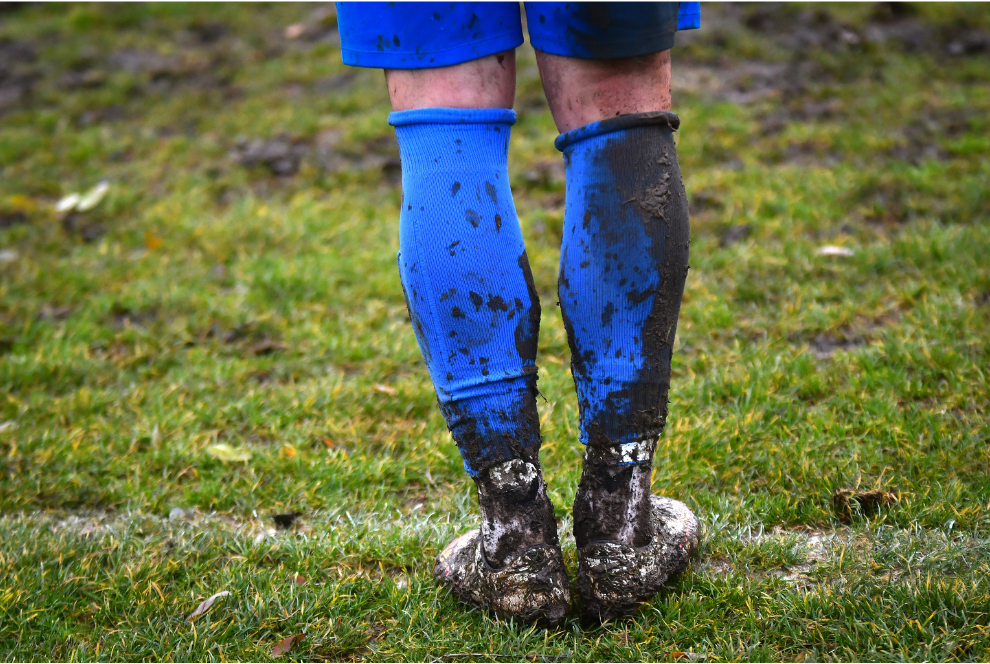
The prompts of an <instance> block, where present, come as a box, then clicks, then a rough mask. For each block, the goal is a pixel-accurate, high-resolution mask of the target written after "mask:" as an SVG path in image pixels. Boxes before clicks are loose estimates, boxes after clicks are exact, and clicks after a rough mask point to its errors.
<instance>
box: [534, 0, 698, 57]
mask: <svg viewBox="0 0 990 664" xmlns="http://www.w3.org/2000/svg"><path fill="white" fill-rule="evenodd" d="M679 4H680V3H677V2H527V3H526V27H527V29H528V30H529V41H530V44H532V45H533V48H534V49H536V50H537V51H541V52H543V53H552V54H554V55H563V56H566V57H572V58H585V59H609V58H630V57H634V56H637V55H646V54H648V53H659V52H660V51H666V50H667V49H669V48H671V47H672V46H673V45H674V33H675V32H677V13H678V5H679Z"/></svg>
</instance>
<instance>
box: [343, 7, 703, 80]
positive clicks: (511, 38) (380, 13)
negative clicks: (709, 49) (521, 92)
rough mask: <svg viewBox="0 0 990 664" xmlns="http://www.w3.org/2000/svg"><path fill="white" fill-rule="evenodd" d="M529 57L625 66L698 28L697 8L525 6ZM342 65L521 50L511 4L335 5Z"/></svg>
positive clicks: (423, 63)
mask: <svg viewBox="0 0 990 664" xmlns="http://www.w3.org/2000/svg"><path fill="white" fill-rule="evenodd" d="M525 7H526V25H527V28H528V30H529V40H530V43H531V44H532V45H533V48H535V49H536V50H537V51H542V52H544V53H552V54H554V55H563V56H567V57H571V58H584V59H594V60H599V59H602V60H604V59H610V58H630V57H633V56H637V55H647V54H649V53H659V52H660V51H666V50H667V49H669V48H670V47H671V46H673V45H674V33H675V32H677V31H678V30H690V29H692V28H697V27H700V25H701V3H699V2H526V3H525ZM337 27H338V28H339V30H340V45H341V51H342V52H343V59H344V64H348V65H353V66H356V67H380V68H383V69H429V68H430V67H447V66H449V65H456V64H460V63H461V62H467V61H469V60H476V59H478V58H483V57H485V56H486V55H492V54H494V53H500V52H502V51H508V50H510V49H513V48H516V47H517V46H521V45H522V43H523V33H522V20H521V18H520V13H519V3H518V2H338V3H337Z"/></svg>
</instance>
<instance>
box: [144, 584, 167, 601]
mask: <svg viewBox="0 0 990 664" xmlns="http://www.w3.org/2000/svg"><path fill="white" fill-rule="evenodd" d="M148 583H149V584H151V587H152V588H154V589H155V592H156V593H158V597H160V598H161V600H162V604H164V603H165V595H164V593H162V589H161V588H159V587H158V584H157V583H155V582H154V581H148Z"/></svg>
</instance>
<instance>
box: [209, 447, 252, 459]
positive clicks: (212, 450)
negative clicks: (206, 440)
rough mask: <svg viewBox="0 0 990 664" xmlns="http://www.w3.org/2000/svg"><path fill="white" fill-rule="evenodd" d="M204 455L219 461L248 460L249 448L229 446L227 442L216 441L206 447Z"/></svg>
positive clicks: (249, 457) (249, 456)
mask: <svg viewBox="0 0 990 664" xmlns="http://www.w3.org/2000/svg"><path fill="white" fill-rule="evenodd" d="M206 455H207V456H210V457H213V458H214V459H219V460H220V461H249V460H250V459H251V450H249V449H247V448H244V447H231V446H230V445H228V444H227V443H217V444H216V445H210V446H209V447H207V448H206Z"/></svg>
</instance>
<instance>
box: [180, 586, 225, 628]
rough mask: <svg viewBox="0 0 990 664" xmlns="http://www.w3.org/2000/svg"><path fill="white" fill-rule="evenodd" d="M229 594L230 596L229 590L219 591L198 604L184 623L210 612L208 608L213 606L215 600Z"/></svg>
mask: <svg viewBox="0 0 990 664" xmlns="http://www.w3.org/2000/svg"><path fill="white" fill-rule="evenodd" d="M229 594H230V591H229V590H221V591H220V592H218V593H217V594H216V595H210V596H209V597H207V598H206V599H204V600H203V601H202V602H200V604H199V606H197V607H196V610H195V611H193V612H192V613H190V614H189V617H188V618H186V621H187V622H192V621H193V620H195V619H196V618H199V617H200V616H201V615H203V614H204V613H206V612H207V611H209V610H210V607H211V606H213V602H215V601H217V599H219V598H220V597H226V596H227V595H229Z"/></svg>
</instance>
